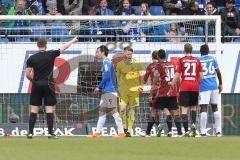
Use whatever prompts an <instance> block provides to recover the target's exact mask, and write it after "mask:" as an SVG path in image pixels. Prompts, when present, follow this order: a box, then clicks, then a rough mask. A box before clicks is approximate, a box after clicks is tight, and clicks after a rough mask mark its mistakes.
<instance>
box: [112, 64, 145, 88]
mask: <svg viewBox="0 0 240 160" xmlns="http://www.w3.org/2000/svg"><path fill="white" fill-rule="evenodd" d="M142 70H143V68H142V66H141V64H140V63H139V62H137V61H135V60H132V61H124V60H123V61H121V62H119V63H118V64H117V67H116V71H117V80H118V88H119V91H120V92H136V91H138V88H139V86H140V85H141V71H142Z"/></svg>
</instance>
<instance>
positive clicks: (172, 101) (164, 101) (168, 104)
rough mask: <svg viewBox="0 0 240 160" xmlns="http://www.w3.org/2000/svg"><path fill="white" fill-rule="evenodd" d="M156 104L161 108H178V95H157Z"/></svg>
mask: <svg viewBox="0 0 240 160" xmlns="http://www.w3.org/2000/svg"><path fill="white" fill-rule="evenodd" d="M155 106H156V108H157V109H161V110H163V109H164V108H167V109H168V110H177V109H178V103H177V97H157V98H156V100H155Z"/></svg>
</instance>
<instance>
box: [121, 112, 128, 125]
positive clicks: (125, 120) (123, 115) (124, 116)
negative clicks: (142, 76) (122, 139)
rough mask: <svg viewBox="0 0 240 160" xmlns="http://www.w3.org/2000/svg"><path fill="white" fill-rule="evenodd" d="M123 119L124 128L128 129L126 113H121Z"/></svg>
mask: <svg viewBox="0 0 240 160" xmlns="http://www.w3.org/2000/svg"><path fill="white" fill-rule="evenodd" d="M121 118H122V122H123V128H124V129H127V113H126V111H125V112H121Z"/></svg>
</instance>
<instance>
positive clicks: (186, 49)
mask: <svg viewBox="0 0 240 160" xmlns="http://www.w3.org/2000/svg"><path fill="white" fill-rule="evenodd" d="M192 50H193V47H192V45H191V44H190V43H186V44H185V45H184V52H185V53H192Z"/></svg>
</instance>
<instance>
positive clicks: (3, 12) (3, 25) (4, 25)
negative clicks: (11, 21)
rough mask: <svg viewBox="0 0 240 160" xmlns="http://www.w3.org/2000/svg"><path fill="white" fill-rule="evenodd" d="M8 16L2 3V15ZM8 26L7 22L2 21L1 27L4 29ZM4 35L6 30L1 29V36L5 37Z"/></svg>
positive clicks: (0, 3) (0, 12)
mask: <svg viewBox="0 0 240 160" xmlns="http://www.w3.org/2000/svg"><path fill="white" fill-rule="evenodd" d="M6 14H7V12H6V10H5V7H4V5H3V4H2V2H0V15H6ZM6 25H7V22H6V21H1V22H0V26H2V27H3V28H4V27H6ZM4 34H5V30H4V29H0V35H4ZM0 39H1V38H0Z"/></svg>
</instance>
